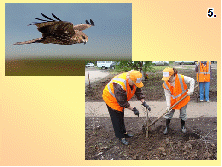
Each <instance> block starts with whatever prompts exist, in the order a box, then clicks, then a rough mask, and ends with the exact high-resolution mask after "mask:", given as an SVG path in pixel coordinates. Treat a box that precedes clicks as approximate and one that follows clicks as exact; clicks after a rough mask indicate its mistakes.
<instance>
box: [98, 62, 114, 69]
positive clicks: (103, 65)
mask: <svg viewBox="0 0 222 167" xmlns="http://www.w3.org/2000/svg"><path fill="white" fill-rule="evenodd" d="M113 62H114V61H97V67H99V68H101V69H102V68H105V69H107V68H110V65H111V64H112V63H113Z"/></svg>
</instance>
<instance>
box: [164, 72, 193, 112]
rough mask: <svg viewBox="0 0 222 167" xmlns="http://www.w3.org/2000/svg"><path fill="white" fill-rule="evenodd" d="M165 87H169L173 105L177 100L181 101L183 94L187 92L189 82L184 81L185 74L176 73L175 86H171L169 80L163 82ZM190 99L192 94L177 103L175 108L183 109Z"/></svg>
mask: <svg viewBox="0 0 222 167" xmlns="http://www.w3.org/2000/svg"><path fill="white" fill-rule="evenodd" d="M163 88H164V89H167V90H169V91H170V93H171V106H173V105H174V104H175V103H176V102H177V101H179V100H180V99H181V98H182V97H183V96H185V95H186V94H187V91H188V89H187V84H186V83H185V82H184V76H183V75H180V74H176V76H175V87H173V86H171V85H170V84H169V82H164V83H163ZM189 101H190V96H187V97H186V98H185V99H183V100H182V101H181V102H180V103H179V104H177V105H176V106H175V107H174V108H173V109H177V110H179V109H181V108H182V107H184V106H185V105H187V103H188V102H189Z"/></svg>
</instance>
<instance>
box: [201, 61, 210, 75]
mask: <svg viewBox="0 0 222 167" xmlns="http://www.w3.org/2000/svg"><path fill="white" fill-rule="evenodd" d="M207 63H209V64H208V72H200V68H198V71H199V74H210V61H209V62H207ZM201 64H203V63H201V62H200V65H201ZM206 65H207V64H206Z"/></svg>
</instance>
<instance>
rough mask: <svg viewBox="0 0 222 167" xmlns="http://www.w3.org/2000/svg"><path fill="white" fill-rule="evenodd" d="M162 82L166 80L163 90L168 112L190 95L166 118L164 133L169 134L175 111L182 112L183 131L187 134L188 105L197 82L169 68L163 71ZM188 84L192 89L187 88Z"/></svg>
mask: <svg viewBox="0 0 222 167" xmlns="http://www.w3.org/2000/svg"><path fill="white" fill-rule="evenodd" d="M162 80H164V83H163V88H164V92H165V96H166V103H167V108H166V110H168V111H169V109H170V107H171V106H173V105H174V104H175V103H176V102H178V101H179V100H180V99H181V98H182V97H184V96H185V95H188V96H187V97H186V98H184V99H183V100H182V101H181V102H180V103H178V104H177V105H176V106H175V107H173V108H172V110H171V111H170V112H168V113H167V114H166V115H165V116H164V117H165V118H166V128H165V130H164V132H163V133H164V134H168V130H169V124H170V120H171V118H172V117H173V115H174V112H175V109H176V110H180V119H181V130H182V132H183V133H186V128H185V121H186V120H187V113H186V109H187V103H188V102H189V101H190V95H192V94H193V92H194V84H195V81H194V79H193V78H190V77H187V76H184V75H181V74H178V72H177V70H176V69H175V68H169V67H167V68H165V69H164V70H163V78H162ZM188 83H189V84H190V89H188V88H187V84H188Z"/></svg>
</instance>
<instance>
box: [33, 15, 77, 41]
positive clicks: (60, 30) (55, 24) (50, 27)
mask: <svg viewBox="0 0 222 167" xmlns="http://www.w3.org/2000/svg"><path fill="white" fill-rule="evenodd" d="M41 15H42V16H43V17H45V18H46V19H48V20H43V19H40V18H35V19H37V20H41V21H44V22H41V23H34V25H36V26H37V29H38V30H39V31H40V32H41V33H42V36H43V37H46V36H54V37H61V38H70V37H72V36H73V35H74V34H75V31H74V29H73V24H72V23H70V22H65V21H61V20H60V19H59V18H58V17H56V16H55V15H54V14H53V13H52V16H53V17H54V18H55V19H56V20H54V19H52V18H50V17H48V16H46V15H44V14H43V13H41Z"/></svg>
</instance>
